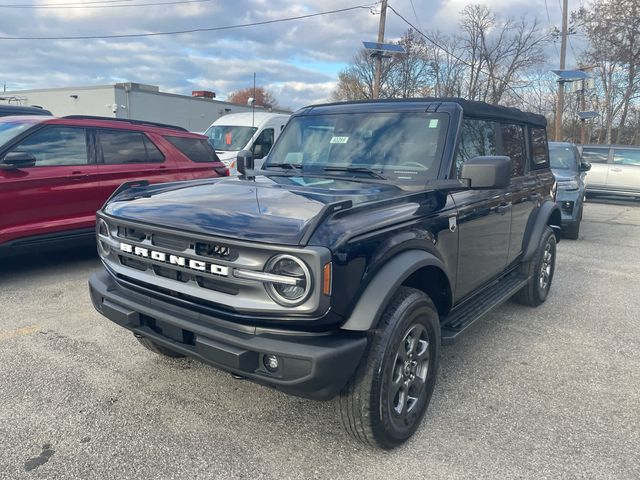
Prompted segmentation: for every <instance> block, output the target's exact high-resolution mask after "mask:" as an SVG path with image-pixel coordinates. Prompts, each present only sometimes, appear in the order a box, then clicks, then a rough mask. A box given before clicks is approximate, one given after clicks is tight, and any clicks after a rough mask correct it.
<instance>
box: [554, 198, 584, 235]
mask: <svg viewBox="0 0 640 480" xmlns="http://www.w3.org/2000/svg"><path fill="white" fill-rule="evenodd" d="M583 201H584V189H583V188H581V189H578V190H558V193H557V194H556V203H557V204H558V207H560V213H561V215H562V226H563V227H567V226H572V225H575V224H576V223H578V222H579V221H580V220H581V215H582V203H583Z"/></svg>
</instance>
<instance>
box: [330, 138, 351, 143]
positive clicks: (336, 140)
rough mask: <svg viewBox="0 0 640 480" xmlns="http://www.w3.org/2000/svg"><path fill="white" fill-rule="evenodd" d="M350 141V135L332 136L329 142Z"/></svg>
mask: <svg viewBox="0 0 640 480" xmlns="http://www.w3.org/2000/svg"><path fill="white" fill-rule="evenodd" d="M348 141H349V137H331V141H330V142H329V143H347V142H348Z"/></svg>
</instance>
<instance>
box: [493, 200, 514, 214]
mask: <svg viewBox="0 0 640 480" xmlns="http://www.w3.org/2000/svg"><path fill="white" fill-rule="evenodd" d="M511 205H512V204H511V202H509V203H506V202H503V203H501V204H500V205H498V206H497V208H496V212H498V213H499V214H500V215H504V214H505V213H507V212H508V211H509V210H511Z"/></svg>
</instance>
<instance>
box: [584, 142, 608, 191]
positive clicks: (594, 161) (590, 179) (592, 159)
mask: <svg viewBox="0 0 640 480" xmlns="http://www.w3.org/2000/svg"><path fill="white" fill-rule="evenodd" d="M582 159H583V161H585V162H588V163H590V164H591V170H589V171H588V172H587V175H586V178H585V182H586V183H587V185H588V188H594V189H603V188H604V189H606V187H607V175H608V173H609V165H608V162H609V147H584V148H583V149H582Z"/></svg>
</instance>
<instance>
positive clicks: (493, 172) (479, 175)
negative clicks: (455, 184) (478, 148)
mask: <svg viewBox="0 0 640 480" xmlns="http://www.w3.org/2000/svg"><path fill="white" fill-rule="evenodd" d="M460 177H461V178H462V179H463V180H468V181H469V188H472V189H491V188H506V187H507V186H508V185H509V182H511V158H509V157H493V156H492V157H474V158H472V159H471V160H467V161H466V162H464V163H463V164H462V172H461V174H460Z"/></svg>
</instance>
